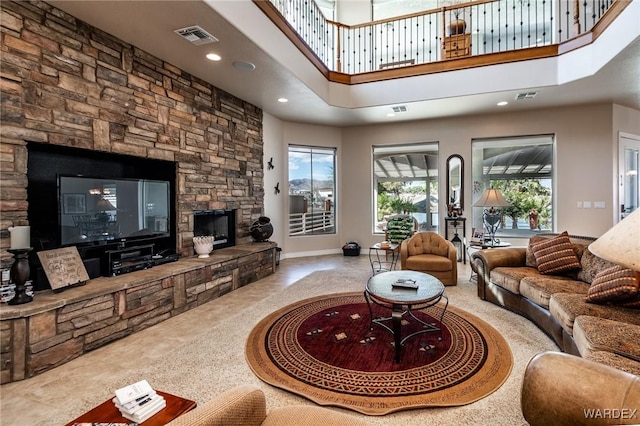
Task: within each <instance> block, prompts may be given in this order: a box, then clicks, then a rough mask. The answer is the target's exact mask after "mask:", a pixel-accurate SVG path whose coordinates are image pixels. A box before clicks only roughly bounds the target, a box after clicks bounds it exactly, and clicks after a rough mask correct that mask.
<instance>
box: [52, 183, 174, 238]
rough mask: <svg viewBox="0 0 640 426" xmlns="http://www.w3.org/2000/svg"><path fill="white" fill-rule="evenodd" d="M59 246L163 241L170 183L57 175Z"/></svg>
mask: <svg viewBox="0 0 640 426" xmlns="http://www.w3.org/2000/svg"><path fill="white" fill-rule="evenodd" d="M58 194H59V197H58V218H59V220H58V223H59V227H60V229H59V230H60V233H59V235H60V245H62V246H66V245H77V244H83V243H100V242H109V241H127V240H135V239H148V238H150V237H152V238H153V237H168V236H169V235H170V231H171V230H170V223H171V216H170V211H171V209H170V206H171V203H170V198H169V197H170V183H169V182H168V181H162V180H148V179H117V178H114V179H111V178H110V179H104V178H98V177H87V176H59V177H58Z"/></svg>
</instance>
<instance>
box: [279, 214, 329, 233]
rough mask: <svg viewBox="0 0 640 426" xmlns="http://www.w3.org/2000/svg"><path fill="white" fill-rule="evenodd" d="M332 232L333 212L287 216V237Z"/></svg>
mask: <svg viewBox="0 0 640 426" xmlns="http://www.w3.org/2000/svg"><path fill="white" fill-rule="evenodd" d="M334 231H335V223H334V213H333V210H331V211H313V212H310V213H291V214H289V235H304V234H326V233H329V232H334Z"/></svg>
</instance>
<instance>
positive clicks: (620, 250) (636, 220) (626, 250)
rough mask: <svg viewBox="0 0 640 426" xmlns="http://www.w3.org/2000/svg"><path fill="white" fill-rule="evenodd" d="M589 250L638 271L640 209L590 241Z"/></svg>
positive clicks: (639, 268) (639, 257)
mask: <svg viewBox="0 0 640 426" xmlns="http://www.w3.org/2000/svg"><path fill="white" fill-rule="evenodd" d="M589 251H591V253H593V254H595V255H596V256H598V257H601V258H603V259H605V260H608V261H610V262H613V263H617V264H618V265H622V266H624V267H625V268H629V269H633V270H635V271H640V209H636V210H635V211H634V212H633V213H631V214H630V215H629V216H627V217H625V218H624V219H622V220H621V221H620V222H618V223H617V224H616V225H615V226H614V227H613V228H611V229H609V230H608V231H607V232H605V233H604V234H603V235H602V236H601V237H600V238H598V239H597V240H595V241H594V242H593V243H591V244H590V245H589Z"/></svg>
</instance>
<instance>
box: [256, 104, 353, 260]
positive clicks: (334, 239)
mask: <svg viewBox="0 0 640 426" xmlns="http://www.w3.org/2000/svg"><path fill="white" fill-rule="evenodd" d="M263 129H264V130H263V132H264V147H265V166H266V161H268V159H269V157H271V156H272V155H273V157H274V159H275V158H279V160H278V161H277V162H276V163H275V169H273V170H267V168H266V167H265V172H264V173H265V212H266V214H267V216H270V217H271V218H272V222H273V225H274V235H273V238H272V240H273V241H275V242H277V243H278V245H279V246H280V247H281V248H282V250H283V251H282V257H283V258H285V257H295V256H313V255H322V254H328V253H335V252H336V251H339V250H340V248H341V247H342V244H344V242H343V241H342V237H341V236H340V235H341V232H342V229H341V228H340V225H339V229H338V232H337V233H336V234H332V235H320V236H298V237H293V238H290V237H289V236H288V234H289V230H288V217H289V216H288V213H289V197H288V193H289V185H288V182H289V175H288V154H287V153H288V146H289V145H291V144H294V145H295V144H297V145H308V146H318V147H331V148H336V149H337V153H338V154H337V159H338V160H337V164H336V179H337V185H336V186H337V191H336V195H335V197H336V208H337V209H338V217H340V216H341V212H342V211H344V210H343V208H342V206H341V202H342V200H343V197H342V196H341V188H342V187H343V181H342V177H341V175H342V173H341V170H342V169H343V168H344V164H345V162H344V156H343V155H342V153H341V150H342V132H341V130H340V129H339V128H336V127H327V126H316V125H308V124H299V123H288V122H283V121H281V120H278V119H277V118H275V117H272V116H269V115H266V114H265V120H264V122H263ZM274 180H275V181H276V182H280V191H281V192H280V194H277V195H276V194H275V193H274V190H273V186H274V185H275V183H273V182H274ZM271 183H273V184H271ZM278 208H281V209H282V210H280V211H279V212H277V209H278ZM274 218H279V219H280V222H277V220H274ZM338 223H339V224H340V223H342V222H341V220H340V219H338Z"/></svg>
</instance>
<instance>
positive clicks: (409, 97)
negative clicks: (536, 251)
mask: <svg viewBox="0 0 640 426" xmlns="http://www.w3.org/2000/svg"><path fill="white" fill-rule="evenodd" d="M48 3H50V4H52V5H54V6H56V7H58V8H60V9H62V10H64V11H66V12H67V13H69V14H71V15H73V16H75V17H77V18H79V19H81V20H83V21H85V22H87V23H89V24H91V25H93V26H95V27H97V28H100V29H102V30H104V31H106V32H108V33H110V34H113V35H114V36H116V37H118V38H120V39H122V40H124V41H126V42H128V43H130V44H132V45H134V46H136V47H138V48H140V49H142V50H144V51H146V52H149V53H151V54H152V55H154V56H157V57H159V58H161V59H163V60H165V61H166V62H168V63H170V64H173V65H175V66H177V67H179V68H181V69H183V70H184V71H186V72H188V73H190V74H192V75H194V76H196V77H198V78H201V79H202V80H205V81H208V82H210V83H211V84H213V85H214V86H216V87H218V88H220V89H223V90H225V91H227V92H229V93H231V94H233V95H235V96H237V97H239V98H241V99H243V100H245V101H247V102H250V103H252V104H254V105H256V106H258V107H260V108H262V109H263V111H265V112H267V113H269V114H271V115H273V116H275V117H277V118H279V119H282V120H285V121H293V122H301V123H316V124H325V125H332V126H340V127H342V126H351V125H364V124H369V123H385V122H397V121H405V120H417V119H425V118H438V117H447V116H456V115H467V114H482V113H490V112H496V111H514V110H523V109H536V108H547V107H553V106H562V105H571V104H582V103H596V102H613V103H617V104H620V105H624V106H627V107H631V108H635V109H638V110H640V2H637V1H636V2H631V4H630V5H629V6H628V7H627V8H626V9H625V11H624V12H623V14H622V15H621V16H620V17H618V18H617V19H616V22H615V23H614V25H612V26H611V27H610V28H609V29H608V30H607V31H605V33H604V34H603V35H602V36H600V37H599V38H598V39H597V40H596V41H595V42H594V43H592V44H590V45H588V46H586V47H583V48H581V49H578V50H575V51H572V52H570V53H566V54H563V55H561V56H560V57H557V58H547V59H539V60H533V61H523V62H516V63H511V64H506V65H498V66H485V67H480V68H476V69H471V70H460V71H450V72H444V73H438V74H431V75H426V76H419V77H409V78H401V79H395V80H389V81H383V82H377V83H367V84H359V85H351V86H349V85H343V84H337V83H331V82H328V81H327V80H326V79H325V78H324V76H323V75H322V74H321V73H320V72H319V71H318V70H317V69H316V68H315V67H314V66H313V65H312V64H311V63H310V62H309V61H308V60H307V59H306V58H305V57H304V56H303V55H302V54H301V53H300V52H299V51H298V50H297V48H295V47H294V46H293V44H291V43H290V42H289V41H288V39H287V38H286V37H285V36H284V35H283V34H282V33H281V32H280V31H279V30H278V29H277V28H276V27H275V25H273V24H272V23H271V22H270V21H269V20H268V19H267V18H266V16H265V15H264V14H263V13H262V12H261V11H260V10H259V9H258V8H257V7H256V6H255V5H254V4H253V3H252V2H251V1H250V0H234V1H228V0H205V1H201V0H191V1H131V0H130V1H73V0H71V1H70V0H60V1H58V0H52V1H49V2H48ZM231 23H233V24H231ZM192 25H199V26H201V27H202V28H204V29H205V30H206V31H208V32H209V33H211V34H213V35H214V36H215V37H216V38H218V39H219V42H217V43H212V44H205V45H201V46H195V45H193V44H191V43H189V42H188V41H186V40H185V39H183V38H181V37H180V36H178V35H176V34H175V33H174V30H176V29H179V28H184V27H188V26H192ZM209 52H215V53H217V54H219V55H220V56H222V60H221V61H219V62H211V61H209V60H207V59H205V54H206V53H209ZM235 61H246V62H251V63H253V64H255V66H256V69H255V70H254V71H243V70H239V69H237V68H235V67H234V66H233V62H235ZM531 91H537V92H538V94H537V95H536V96H535V98H533V99H527V100H522V101H515V100H514V98H515V95H516V94H518V93H522V92H531ZM279 97H286V98H288V99H289V102H288V103H286V104H282V103H279V102H277V99H278V98H279ZM503 100H506V101H509V105H507V106H505V107H497V106H496V103H497V102H499V101H503ZM396 105H407V112H404V113H398V114H396V115H395V117H387V113H389V112H391V107H392V106H396ZM498 108H503V109H498Z"/></svg>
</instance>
